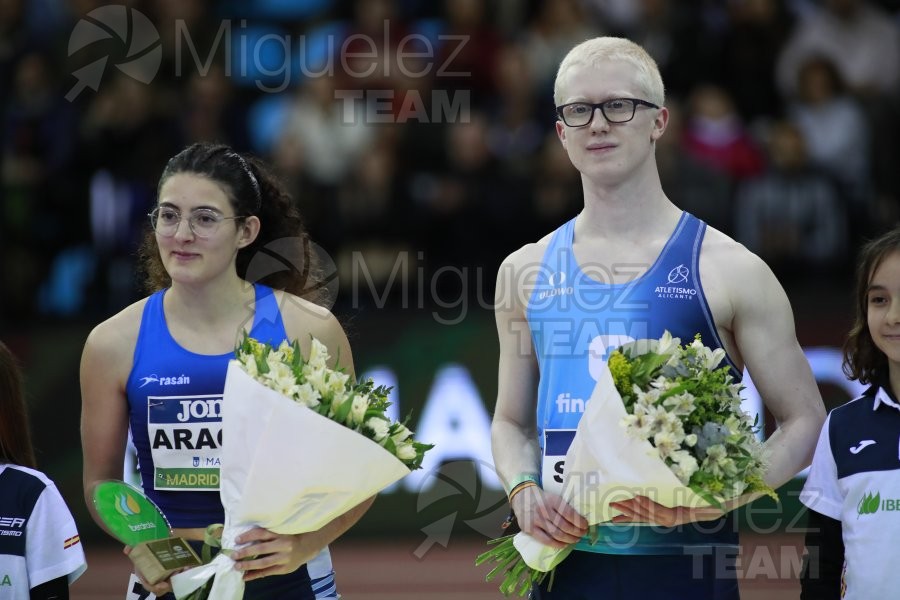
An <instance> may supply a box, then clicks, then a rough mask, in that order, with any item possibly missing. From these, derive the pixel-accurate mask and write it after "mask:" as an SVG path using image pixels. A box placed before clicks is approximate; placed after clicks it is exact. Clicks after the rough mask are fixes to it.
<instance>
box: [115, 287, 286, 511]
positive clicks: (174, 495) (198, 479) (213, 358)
mask: <svg viewBox="0 0 900 600" xmlns="http://www.w3.org/2000/svg"><path fill="white" fill-rule="evenodd" d="M254 288H255V293H256V303H255V314H254V317H253V327H252V329H251V334H250V335H251V336H252V337H254V338H256V339H258V340H260V341H262V342H268V343H270V344H275V345H278V344H280V343H281V342H282V340H286V339H287V333H286V331H285V329H284V322H283V321H282V319H281V311H280V310H279V308H278V302H277V299H276V297H275V294H274V293H273V292H272V289H271V288H269V287H266V286H264V285H260V284H254ZM165 293H166V290H160V291H159V292H156V293H155V294H153V295H152V296H150V297H149V298H148V299H147V303H146V304H145V306H144V312H143V316H142V317H141V326H140V331H139V333H138V339H137V344H136V345H135V349H134V365H133V366H132V369H131V374H130V375H129V377H128V382H127V386H126V394H127V396H128V413H129V422H130V426H131V436H132V440H133V442H134V446H135V449H136V450H137V454H138V465H139V468H140V472H141V483H142V485H143V488H144V493H145V494H146V495H147V496H148V497H149V498H150V499H151V500H153V502H155V503H156V505H157V506H159V508H160V510H162V512H163V514H164V515H165V516H166V518H167V519H168V520H169V523H170V525H171V526H172V527H206V526H207V525H210V524H212V523H221V522H223V520H224V512H223V508H222V502H221V500H220V498H219V467H220V466H221V463H220V447H221V443H222V418H221V405H222V392H223V390H224V388H225V373H226V370H227V367H228V361H229V360H231V359H232V358H234V353H233V352H229V353H227V354H220V355H206V354H195V353H193V352H190V351H188V350H186V349H185V348H183V347H181V346H180V345H179V344H178V342H176V341H175V339H174V338H173V337H172V335H171V334H170V333H169V328H168V326H167V324H166V315H165V312H164V310H163V298H164V296H165Z"/></svg>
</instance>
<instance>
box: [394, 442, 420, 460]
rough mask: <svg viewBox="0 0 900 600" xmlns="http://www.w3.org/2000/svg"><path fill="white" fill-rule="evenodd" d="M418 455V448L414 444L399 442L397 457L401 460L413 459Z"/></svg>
mask: <svg viewBox="0 0 900 600" xmlns="http://www.w3.org/2000/svg"><path fill="white" fill-rule="evenodd" d="M415 457H416V448H415V446H413V445H412V444H399V445H398V446H397V458H399V459H400V460H413V459H414V458H415Z"/></svg>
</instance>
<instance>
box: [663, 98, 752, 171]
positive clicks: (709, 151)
mask: <svg viewBox="0 0 900 600" xmlns="http://www.w3.org/2000/svg"><path fill="white" fill-rule="evenodd" d="M681 141H682V147H683V148H684V150H685V152H687V153H688V154H689V155H690V156H692V157H694V158H695V159H696V160H698V161H700V162H702V163H704V164H706V165H708V166H710V167H713V168H715V169H717V170H719V171H720V172H722V173H724V174H725V175H727V176H728V177H729V178H731V179H732V180H741V179H746V178H747V177H752V176H754V175H758V174H759V173H760V172H761V171H762V168H763V156H762V153H761V151H760V150H759V148H758V147H757V144H756V142H755V140H753V138H752V137H751V136H750V134H749V133H748V131H747V129H746V128H745V126H744V123H743V121H742V120H741V117H740V115H738V114H737V111H736V110H735V107H734V102H733V100H732V99H731V97H730V96H729V95H728V94H727V93H726V92H725V90H723V89H722V88H720V87H718V86H715V85H712V84H702V85H700V86H698V87H697V88H695V89H694V91H693V92H692V93H691V95H690V98H689V100H688V114H687V115H686V120H685V126H684V133H683V135H682V139H681Z"/></svg>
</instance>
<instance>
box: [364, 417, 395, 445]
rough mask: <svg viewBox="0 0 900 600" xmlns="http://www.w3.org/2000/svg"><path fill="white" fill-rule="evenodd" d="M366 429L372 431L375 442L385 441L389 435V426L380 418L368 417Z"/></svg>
mask: <svg viewBox="0 0 900 600" xmlns="http://www.w3.org/2000/svg"><path fill="white" fill-rule="evenodd" d="M366 427H367V428H369V429H370V430H371V431H372V434H373V435H374V438H375V441H376V442H381V441H384V440H386V439H387V437H388V433H390V424H389V423H388V422H387V421H385V420H384V419H382V418H381V417H369V419H368V420H367V421H366Z"/></svg>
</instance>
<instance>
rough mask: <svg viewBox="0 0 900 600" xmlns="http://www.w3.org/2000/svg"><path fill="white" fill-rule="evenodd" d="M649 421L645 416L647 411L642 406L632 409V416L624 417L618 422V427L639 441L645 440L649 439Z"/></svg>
mask: <svg viewBox="0 0 900 600" xmlns="http://www.w3.org/2000/svg"><path fill="white" fill-rule="evenodd" d="M651 424H652V423H651V419H649V418H648V416H647V411H646V409H645V408H644V407H642V406H637V405H636V406H635V407H634V414H631V415H625V416H624V417H622V420H621V421H619V425H621V426H622V427H624V428H625V431H627V432H628V434H629V435H630V436H632V437H635V438H637V439H640V440H646V439H647V438H648V437H650V426H651Z"/></svg>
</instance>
